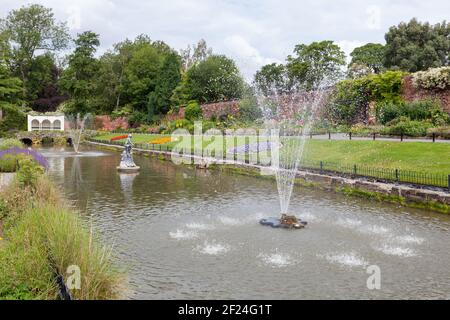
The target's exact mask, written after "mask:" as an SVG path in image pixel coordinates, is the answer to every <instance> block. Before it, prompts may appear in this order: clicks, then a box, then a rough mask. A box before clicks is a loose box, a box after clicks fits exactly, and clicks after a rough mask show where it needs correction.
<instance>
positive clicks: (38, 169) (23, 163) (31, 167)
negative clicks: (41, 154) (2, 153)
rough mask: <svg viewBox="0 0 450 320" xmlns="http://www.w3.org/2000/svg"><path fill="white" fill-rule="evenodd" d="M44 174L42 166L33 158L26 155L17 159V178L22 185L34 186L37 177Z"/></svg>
mask: <svg viewBox="0 0 450 320" xmlns="http://www.w3.org/2000/svg"><path fill="white" fill-rule="evenodd" d="M43 174H44V168H43V167H42V166H40V165H39V164H38V163H37V162H35V161H34V160H33V159H31V158H29V157H26V158H23V159H20V160H19V169H18V170H17V179H18V181H19V184H20V185H22V186H35V184H36V182H37V180H38V178H39V177H41V176H42V175H43Z"/></svg>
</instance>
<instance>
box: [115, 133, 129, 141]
mask: <svg viewBox="0 0 450 320" xmlns="http://www.w3.org/2000/svg"><path fill="white" fill-rule="evenodd" d="M126 138H128V135H127V134H124V135H122V136H116V137H113V138H111V141H116V140H122V139H126Z"/></svg>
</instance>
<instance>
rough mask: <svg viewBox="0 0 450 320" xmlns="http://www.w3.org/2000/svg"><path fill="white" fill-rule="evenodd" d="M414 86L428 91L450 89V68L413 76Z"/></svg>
mask: <svg viewBox="0 0 450 320" xmlns="http://www.w3.org/2000/svg"><path fill="white" fill-rule="evenodd" d="M412 77H413V78H412V80H413V84H414V86H416V87H417V88H423V89H428V90H434V89H440V90H444V89H447V88H450V67H441V68H432V69H429V70H426V71H419V72H416V73H414V74H413V75H412Z"/></svg>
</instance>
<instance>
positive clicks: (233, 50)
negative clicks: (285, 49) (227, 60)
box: [224, 35, 280, 80]
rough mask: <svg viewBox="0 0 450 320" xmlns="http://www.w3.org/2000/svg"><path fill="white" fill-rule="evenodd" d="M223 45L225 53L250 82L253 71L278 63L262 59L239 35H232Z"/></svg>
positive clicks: (271, 59)
mask: <svg viewBox="0 0 450 320" xmlns="http://www.w3.org/2000/svg"><path fill="white" fill-rule="evenodd" d="M224 44H225V50H226V53H228V55H230V56H232V57H233V58H234V59H235V60H236V62H237V64H238V65H239V67H240V69H241V72H242V73H243V74H244V76H245V77H246V78H247V80H251V77H252V75H253V73H254V72H255V70H258V69H259V68H261V67H262V66H263V65H266V64H269V63H273V62H280V61H279V60H278V59H274V58H267V57H263V56H262V55H261V53H260V52H259V50H258V49H256V48H255V47H253V46H252V45H250V44H249V43H248V42H247V40H246V39H245V38H243V37H242V36H240V35H232V36H230V37H227V38H225V41H224Z"/></svg>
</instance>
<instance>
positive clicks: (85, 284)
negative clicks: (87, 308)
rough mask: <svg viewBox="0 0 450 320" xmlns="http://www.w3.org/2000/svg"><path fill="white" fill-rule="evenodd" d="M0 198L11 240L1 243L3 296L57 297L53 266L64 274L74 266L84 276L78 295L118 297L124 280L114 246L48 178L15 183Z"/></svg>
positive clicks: (0, 293)
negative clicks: (101, 242) (63, 199)
mask: <svg viewBox="0 0 450 320" xmlns="http://www.w3.org/2000/svg"><path fill="white" fill-rule="evenodd" d="M0 199H1V200H0V215H2V214H3V216H5V217H6V220H5V224H4V230H3V231H4V233H5V236H6V237H7V238H8V241H6V242H4V243H3V244H2V245H1V246H0V299H57V297H58V289H57V285H56V282H55V274H54V269H53V268H56V269H57V270H58V272H59V273H61V274H62V275H65V273H66V271H67V270H68V267H69V266H70V265H76V266H78V267H79V268H80V274H81V288H80V289H79V290H72V291H71V293H72V295H73V297H74V298H75V299H77V300H85V299H86V300H92V299H116V298H118V297H119V294H120V293H119V286H120V285H121V281H122V278H121V276H120V274H119V273H118V271H117V269H116V268H115V267H114V266H113V265H112V258H111V252H110V250H109V249H108V248H103V247H102V246H99V245H98V242H97V241H98V239H97V238H96V237H95V236H93V235H92V232H89V230H88V229H87V228H86V227H85V226H84V224H83V222H82V221H81V219H80V218H79V216H78V215H77V214H75V213H74V212H72V211H71V210H69V209H67V207H65V206H64V205H62V204H61V200H60V198H59V196H58V195H57V193H56V190H55V188H54V187H53V186H52V185H51V183H50V182H49V181H48V180H47V179H45V178H44V177H42V178H40V179H39V180H38V181H37V183H36V185H35V186H34V188H28V187H22V186H20V185H19V184H12V185H11V186H9V187H7V189H6V190H4V191H3V192H2V193H0ZM49 256H51V258H52V260H53V261H54V266H51V265H50V263H49Z"/></svg>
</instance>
